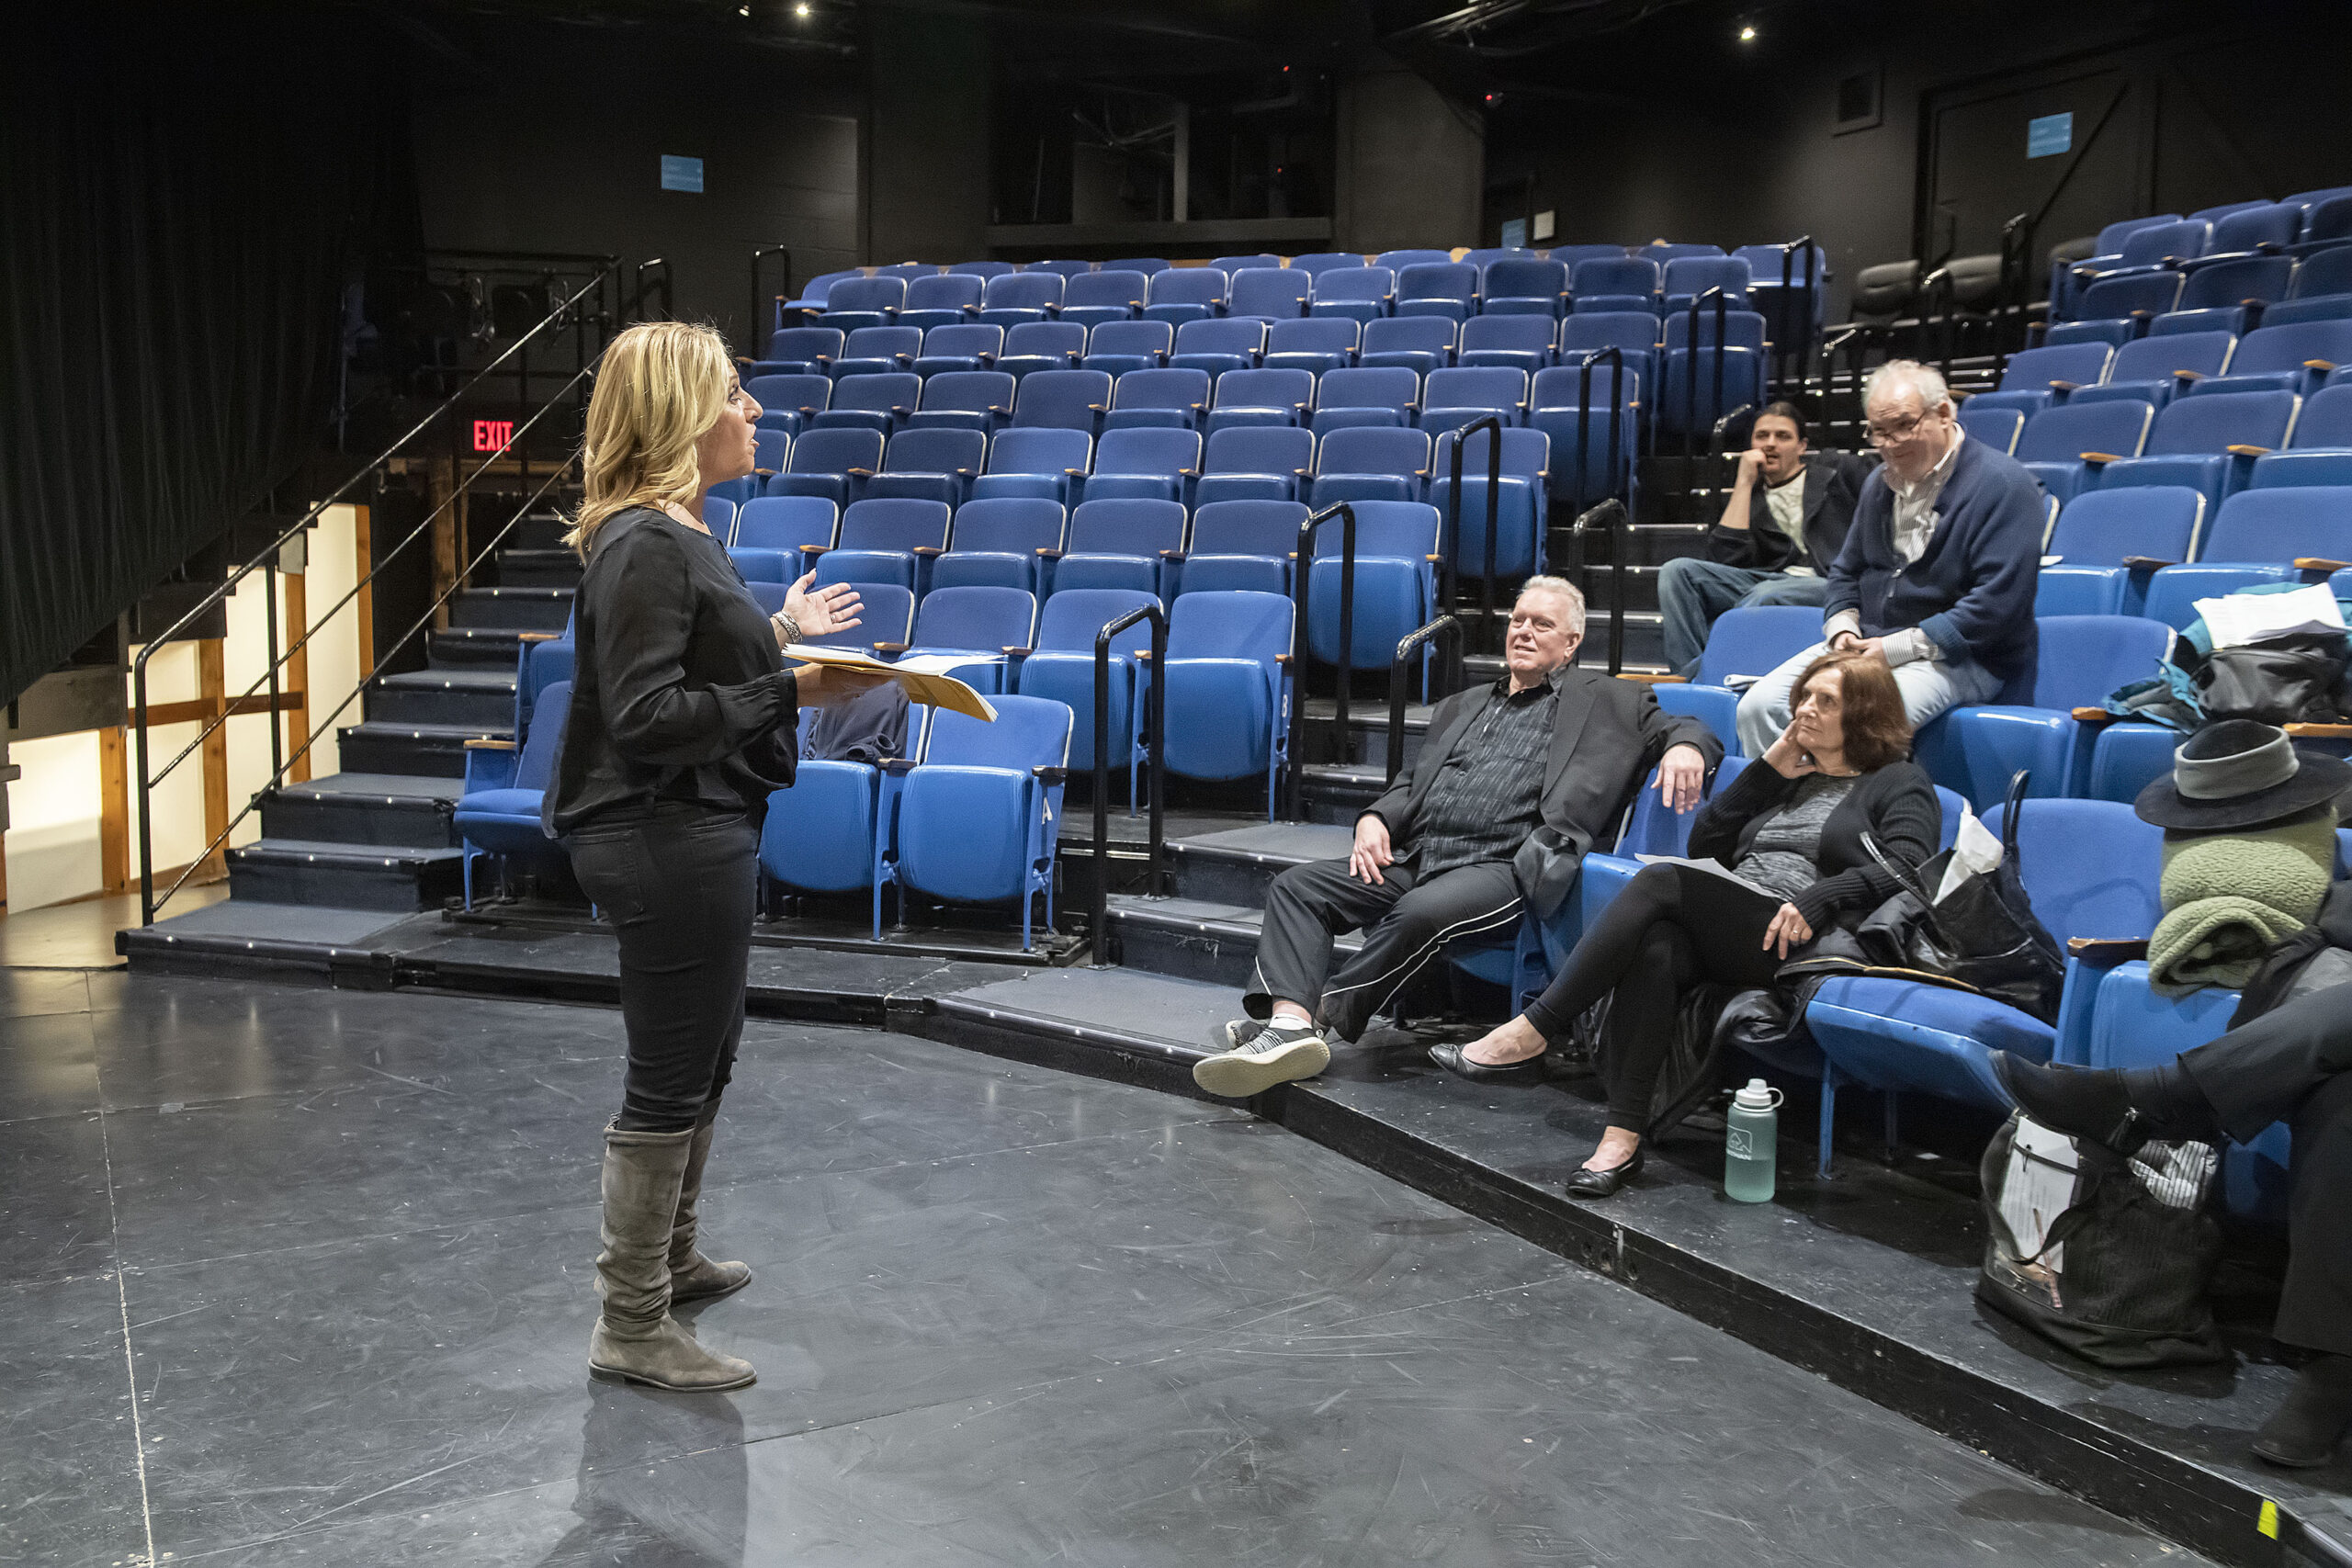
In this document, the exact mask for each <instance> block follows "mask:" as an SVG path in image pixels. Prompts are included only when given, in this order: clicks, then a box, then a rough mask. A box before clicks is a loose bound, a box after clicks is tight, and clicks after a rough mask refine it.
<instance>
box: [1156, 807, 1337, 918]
mask: <svg viewBox="0 0 2352 1568" xmlns="http://www.w3.org/2000/svg"><path fill="white" fill-rule="evenodd" d="M1354 840H1355V834H1354V833H1353V831H1352V830H1351V829H1349V828H1348V827H1345V826H1342V825H1340V824H1337V823H1317V822H1255V823H1252V824H1250V826H1249V827H1247V828H1236V829H1229V830H1227V831H1226V832H1222V833H1205V834H1203V835H1201V836H1199V837H1197V838H1182V839H1170V840H1168V844H1167V855H1168V866H1169V870H1170V874H1171V875H1172V876H1173V878H1174V881H1175V891H1176V894H1177V896H1178V897H1182V898H1193V899H1199V900H1201V901H1203V902H1204V903H1216V904H1231V905H1238V906H1240V907H1243V908H1260V907H1261V906H1262V905H1263V904H1264V902H1265V897H1266V887H1267V885H1268V884H1270V883H1272V881H1273V879H1274V878H1275V877H1277V876H1280V875H1281V874H1283V872H1285V871H1288V870H1289V869H1290V868H1291V867H1293V866H1295V865H1304V864H1306V863H1307V862H1308V861H1314V860H1338V859H1341V858H1344V857H1345V856H1346V854H1347V852H1348V849H1349V846H1350V845H1351V844H1352V843H1353V842H1354Z"/></svg>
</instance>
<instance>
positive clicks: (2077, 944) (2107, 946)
mask: <svg viewBox="0 0 2352 1568" xmlns="http://www.w3.org/2000/svg"><path fill="white" fill-rule="evenodd" d="M2066 952H2067V954H2068V956H2070V957H2073V958H2076V959H2079V960H2081V961H2082V962H2083V963H2085V964H2090V965H2091V966H2092V967H2094V968H2099V969H2112V968H2114V967H2115V966H2116V965H2117V964H2129V963H2131V961H2132V960H2133V959H2135V958H2145V957H2147V956H2148V939H2147V938H2146V937H2098V936H2076V937H2068V938H2067V939H2066Z"/></svg>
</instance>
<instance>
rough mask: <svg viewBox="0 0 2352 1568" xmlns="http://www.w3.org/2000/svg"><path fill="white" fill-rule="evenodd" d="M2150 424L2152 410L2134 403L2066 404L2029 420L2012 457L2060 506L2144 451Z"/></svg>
mask: <svg viewBox="0 0 2352 1568" xmlns="http://www.w3.org/2000/svg"><path fill="white" fill-rule="evenodd" d="M1970 401H1971V402H1973V401H1974V399H1973V398H1972V399H1971V400H1970ZM1996 412H1998V411H1996ZM2154 423H2155V410H2154V408H2153V407H2152V406H2151V405H2149V404H2147V403H2144V402H2142V401H2140V400H2137V399H2131V400H2119V401H2115V402H2104V403H2067V404H2065V405H2064V406H2063V407H2060V408H2053V409H2043V410H2042V411H2041V412H2039V413H2036V414H2033V415H2032V416H2030V418H2028V419H2027V420H2026V422H2025V434H2022V435H2020V436H2018V446H2017V452H2016V454H2015V455H2016V457H2017V460H2018V462H2020V463H2022V464H2024V465H2025V469H2026V472H2028V473H2030V474H2031V475H2032V476H2033V477H2034V478H2035V479H2040V480H2041V488H2042V489H2043V490H2044V491H2047V492H2049V494H2050V495H2051V497H2052V499H2054V500H2056V501H2058V502H2061V503H2064V502H2067V501H2071V500H2072V499H2074V497H2075V495H2077V494H2079V493H2081V492H2082V491H2086V490H2090V489H2093V488H2095V487H2096V486H2097V484H2098V475H2099V473H2100V472H2102V471H2103V470H2104V469H2105V468H2106V467H2107V466H2108V465H2109V464H2112V463H2115V462H2117V461H2119V460H2123V459H2128V458H2132V457H2138V456H2140V454H2141V453H2142V452H2143V451H2145V450H2147V445H2148V432H2149V431H2150V429H2152V428H2153V427H2154Z"/></svg>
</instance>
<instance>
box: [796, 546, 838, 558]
mask: <svg viewBox="0 0 2352 1568" xmlns="http://www.w3.org/2000/svg"><path fill="white" fill-rule="evenodd" d="M831 548H832V546H831V545H803V546H801V547H800V553H801V554H802V555H804V556H821V555H823V554H824V553H825V552H826V551H828V550H830V549H831Z"/></svg>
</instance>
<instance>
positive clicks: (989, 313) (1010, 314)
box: [980, 272, 1062, 333]
mask: <svg viewBox="0 0 2352 1568" xmlns="http://www.w3.org/2000/svg"><path fill="white" fill-rule="evenodd" d="M1061 302H1062V278H1061V275H1060V274H1059V273H1057V272H1014V273H1008V274H1006V275H1005V276H1001V277H991V278H989V280H988V284H987V287H986V288H984V290H983V291H982V293H981V295H980V320H981V321H986V322H988V323H989V325H991V326H998V327H1003V328H1004V329H1006V331H1007V332H1008V333H1010V332H1011V330H1012V328H1014V327H1017V326H1020V325H1021V324H1022V323H1023V322H1024V321H1046V320H1049V319H1050V318H1051V317H1052V316H1053V315H1054V313H1055V312H1056V311H1057V310H1059V309H1060V308H1061Z"/></svg>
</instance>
